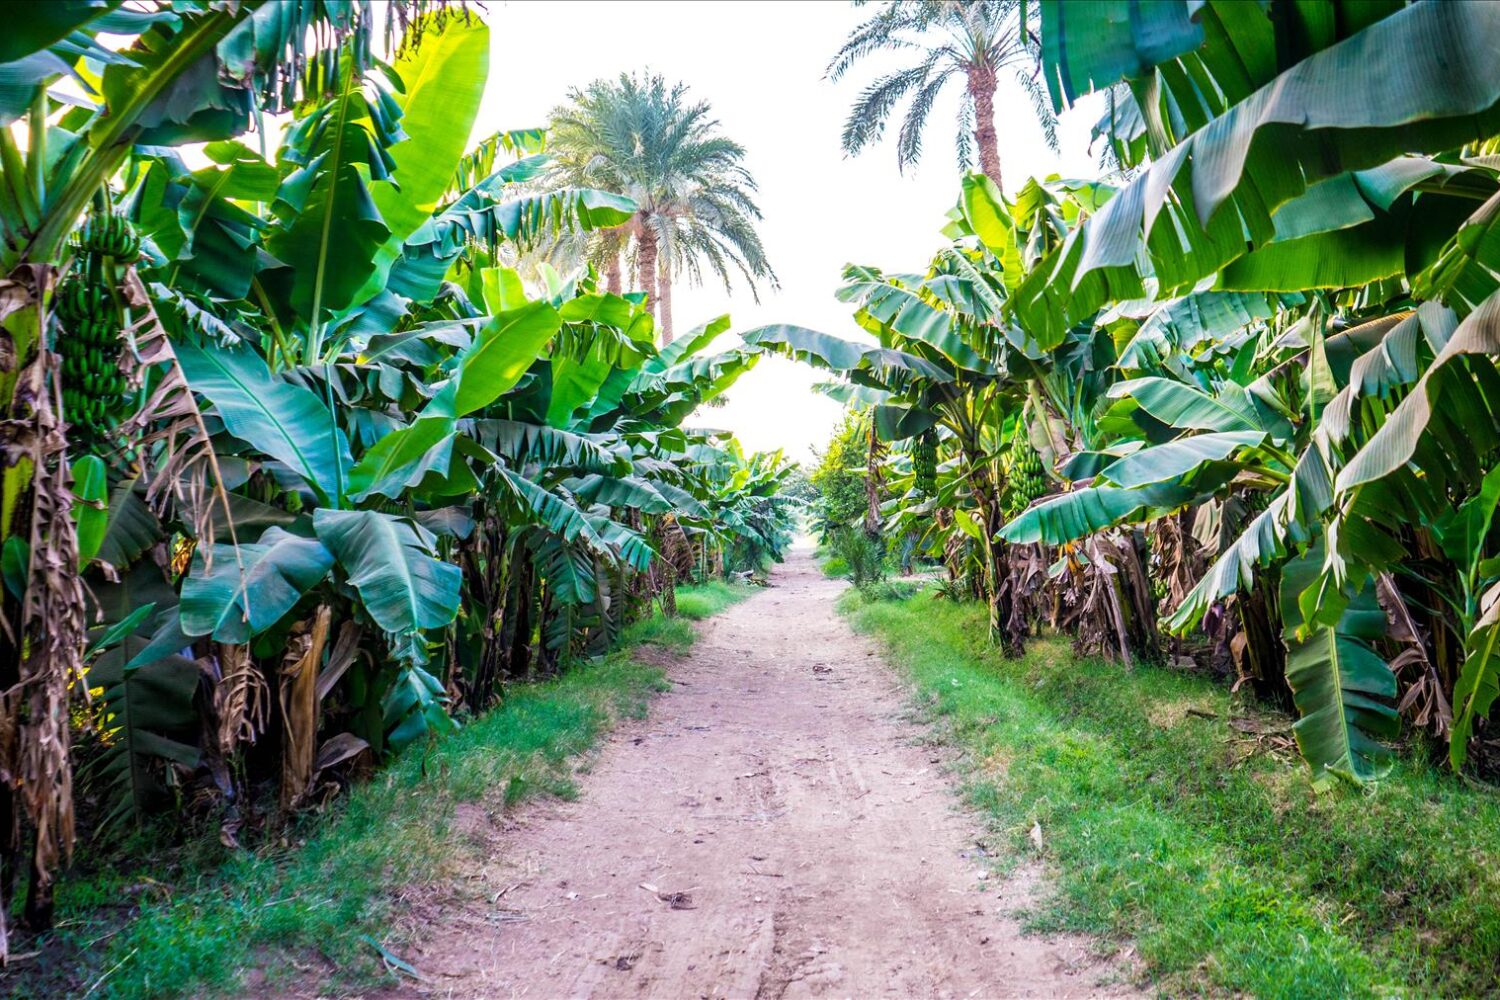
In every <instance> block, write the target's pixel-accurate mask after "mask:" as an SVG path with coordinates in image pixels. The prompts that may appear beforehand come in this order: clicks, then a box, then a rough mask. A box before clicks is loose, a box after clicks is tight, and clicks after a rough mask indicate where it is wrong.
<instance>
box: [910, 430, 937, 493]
mask: <svg viewBox="0 0 1500 1000" xmlns="http://www.w3.org/2000/svg"><path fill="white" fill-rule="evenodd" d="M937 459H938V450H937V435H936V434H934V433H932V431H928V432H927V433H925V434H923V435H922V436H921V437H919V438H917V440H916V444H915V446H914V447H913V448H912V452H911V467H912V471H913V472H914V473H916V486H917V491H918V492H919V493H922V494H924V495H926V496H932V495H933V494H934V493H936V492H937V467H938V460H937Z"/></svg>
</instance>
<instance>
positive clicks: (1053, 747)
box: [843, 589, 1500, 998]
mask: <svg viewBox="0 0 1500 1000" xmlns="http://www.w3.org/2000/svg"><path fill="white" fill-rule="evenodd" d="M843 600H844V604H843V607H844V609H845V610H846V611H847V612H848V613H849V614H850V615H851V617H852V620H853V622H854V624H855V626H856V627H857V628H858V629H860V630H861V631H865V632H870V633H873V634H875V635H876V636H878V637H879V638H880V639H881V640H883V642H884V643H885V645H886V646H887V647H888V648H889V650H890V653H891V657H892V661H893V663H894V665H896V666H897V667H898V668H900V669H904V670H905V671H906V672H907V673H908V674H909V676H910V677H911V679H912V681H913V682H914V683H915V685H916V689H917V692H918V695H919V698H920V700H921V702H922V703H923V704H924V705H925V706H927V707H928V708H929V709H930V711H931V712H932V714H933V715H934V716H935V717H936V719H937V720H938V722H939V723H940V726H941V727H942V728H943V729H945V730H946V735H947V736H948V737H950V738H951V739H952V741H953V742H954V743H955V744H956V745H957V746H958V747H960V748H961V749H962V751H963V752H964V756H963V759H962V764H961V770H962V781H963V785H964V788H965V792H966V794H967V797H968V798H969V800H970V801H971V802H972V803H973V804H974V805H976V806H977V807H978V808H979V809H981V810H982V811H983V812H984V813H985V814H987V815H988V816H989V817H990V818H991V819H992V820H993V823H994V825H995V827H996V829H997V830H998V831H999V832H1000V833H1002V834H1003V835H1004V837H1005V838H1006V839H1008V840H1009V842H1010V843H1011V844H1012V845H1013V846H1014V849H1015V850H1014V851H1013V853H1012V857H1013V858H1016V857H1021V856H1024V854H1025V853H1027V852H1034V851H1035V847H1034V846H1032V840H1031V836H1030V834H1031V830H1032V828H1033V825H1038V826H1039V827H1040V832H1041V836H1042V844H1043V849H1042V853H1043V856H1044V860H1045V861H1046V863H1047V867H1048V868H1049V870H1050V873H1051V875H1052V879H1051V884H1052V886H1053V887H1054V892H1053V895H1052V897H1051V898H1050V899H1048V900H1047V901H1046V902H1044V903H1043V904H1041V905H1040V906H1038V907H1037V908H1036V909H1035V910H1034V911H1033V912H1032V913H1031V914H1030V917H1029V922H1030V926H1031V927H1032V928H1034V929H1037V930H1042V931H1047V930H1059V929H1070V930H1081V931H1086V932H1091V933H1095V934H1099V935H1104V936H1106V937H1112V938H1116V939H1132V940H1133V941H1134V942H1135V945H1136V948H1137V950H1138V953H1139V955H1140V957H1141V958H1142V959H1143V960H1144V962H1145V964H1146V967H1147V973H1148V975H1149V978H1150V979H1151V980H1152V982H1153V983H1154V985H1155V987H1156V988H1157V989H1158V990H1160V991H1161V992H1162V993H1163V994H1165V995H1169V996H1177V995H1183V994H1193V993H1199V992H1207V993H1213V994H1222V993H1226V992H1228V993H1233V994H1242V993H1243V994H1253V995H1255V996H1259V997H1266V998H1275V997H1287V998H1293V997H1298V998H1301V997H1334V996H1351V997H1356V996H1357V997H1364V996H1372V997H1374V996H1380V997H1386V996H1402V995H1410V996H1473V995H1490V994H1493V992H1494V990H1495V982H1496V978H1495V977H1496V971H1497V969H1500V840H1497V838H1496V836H1495V831H1496V830H1497V829H1500V798H1497V796H1496V795H1495V794H1493V793H1492V792H1490V791H1488V790H1485V789H1479V788H1473V787H1469V786H1466V785H1465V784H1463V783H1462V782H1461V781H1459V780H1458V779H1455V778H1453V777H1451V776H1450V775H1448V774H1446V773H1443V772H1440V771H1438V770H1435V769H1434V768H1432V767H1430V766H1428V765H1427V764H1425V763H1423V762H1422V760H1420V759H1418V758H1416V757H1415V756H1413V755H1405V756H1404V757H1403V759H1402V760H1401V761H1400V762H1398V763H1397V765H1396V767H1395V769H1394V771H1393V772H1392V774H1391V775H1390V777H1389V778H1388V779H1386V780H1385V781H1384V782H1382V783H1380V784H1379V785H1377V786H1376V787H1375V788H1374V789H1373V790H1371V791H1368V792H1362V791H1359V790H1355V789H1353V788H1347V789H1340V790H1336V791H1334V792H1332V793H1328V794H1324V795H1316V794H1314V793H1313V791H1312V790H1311V788H1310V785H1309V782H1308V779H1307V774H1306V770H1305V767H1304V765H1303V764H1302V763H1301V762H1300V761H1299V760H1298V759H1297V758H1296V756H1295V753H1294V752H1293V751H1292V749H1291V748H1290V746H1289V745H1288V738H1289V727H1290V724H1291V720H1290V719H1288V718H1286V717H1285V716H1281V715H1278V714H1271V713H1266V712H1263V711H1260V710H1258V709H1256V708H1254V707H1252V706H1247V705H1245V704H1243V703H1242V702H1241V701H1240V700H1239V699H1238V698H1237V697H1232V696H1231V695H1230V693H1229V692H1228V691H1227V690H1226V689H1225V688H1224V686H1222V685H1221V684H1219V683H1218V682H1216V681H1213V680H1211V679H1209V678H1204V677H1199V676H1191V675H1185V674H1182V673H1178V672H1174V671H1171V670H1167V669H1159V668H1150V667H1137V668H1136V669H1135V670H1133V671H1131V670H1126V669H1125V668H1124V667H1122V666H1121V665H1119V664H1116V663H1107V662H1101V661H1096V660H1083V659H1078V658H1076V657H1074V656H1073V655H1072V653H1071V652H1070V650H1069V648H1068V645H1067V643H1066V641H1065V640H1062V639H1051V640H1043V641H1038V642H1035V643H1034V644H1033V645H1032V646H1031V650H1030V652H1028V653H1027V655H1026V656H1024V657H1023V658H1021V659H1018V660H1005V659H1002V658H1001V657H999V656H998V655H997V654H996V653H995V652H994V651H993V650H991V649H988V648H986V646H985V642H984V636H985V628H984V622H983V615H982V610H981V609H980V608H979V607H978V606H976V605H972V604H954V603H952V602H950V601H946V600H934V599H933V595H932V593H931V592H930V591H927V592H924V593H921V594H918V595H916V596H914V597H909V598H907V599H904V600H898V601H879V600H872V599H871V598H870V597H869V596H868V595H861V594H860V593H858V592H857V591H854V590H852V589H851V591H850V593H849V594H848V595H847V596H846V597H845V598H844V599H843Z"/></svg>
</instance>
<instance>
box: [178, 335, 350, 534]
mask: <svg viewBox="0 0 1500 1000" xmlns="http://www.w3.org/2000/svg"><path fill="white" fill-rule="evenodd" d="M173 347H174V349H175V350H176V352H177V360H178V362H179V363H180V364H181V365H182V372H183V374H184V375H185V376H186V377H187V380H188V385H189V386H191V387H192V389H193V391H194V392H197V393H199V394H201V395H202V396H204V397H206V398H207V399H208V400H209V402H211V403H213V404H214V407H215V408H216V409H217V410H218V413H219V417H220V419H222V420H223V421H224V427H225V429H226V430H228V431H229V433H230V434H233V435H234V436H235V437H237V438H239V439H240V440H241V441H244V442H245V443H246V444H249V445H251V446H252V447H254V448H256V449H257V450H259V451H261V452H263V453H264V454H266V455H269V456H270V457H272V458H274V459H276V460H277V461H279V462H281V463H283V464H284V465H286V467H287V468H289V469H291V471H292V472H294V473H296V474H297V475H298V476H300V477H301V478H302V479H303V480H304V481H305V482H306V483H307V484H308V486H310V487H312V489H313V491H314V492H315V493H317V495H318V500H319V502H320V503H322V504H324V505H329V504H337V503H338V502H339V501H340V499H341V498H342V497H343V495H344V476H345V474H346V472H347V471H348V469H349V467H350V466H351V465H353V464H354V463H353V460H352V459H351V457H350V455H349V441H348V439H347V438H345V437H344V432H343V430H341V429H340V428H339V427H338V426H337V425H336V424H335V423H334V420H333V416H332V414H330V413H329V412H328V408H327V407H326V406H324V405H323V403H322V401H321V400H319V399H318V397H317V396H315V395H314V394H313V393H312V392H311V391H310V390H308V389H305V388H303V387H302V386H299V385H293V384H292V383H290V382H287V381H284V380H282V379H279V378H276V377H275V376H273V375H272V374H271V370H270V369H269V368H267V367H266V363H265V361H263V360H262V359H261V357H260V356H259V355H258V354H256V353H255V351H254V350H253V349H251V348H250V347H249V345H246V344H240V345H238V346H235V347H209V348H203V347H199V346H198V345H197V344H194V343H192V342H191V341H187V340H183V341H176V342H174V343H173Z"/></svg>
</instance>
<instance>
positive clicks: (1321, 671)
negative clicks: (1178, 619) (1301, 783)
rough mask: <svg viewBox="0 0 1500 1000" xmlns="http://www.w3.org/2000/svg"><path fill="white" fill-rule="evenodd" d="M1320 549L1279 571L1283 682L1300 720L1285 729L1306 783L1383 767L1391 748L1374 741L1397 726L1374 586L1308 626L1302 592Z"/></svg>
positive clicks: (1311, 580)
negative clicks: (1303, 765) (1331, 619)
mask: <svg viewBox="0 0 1500 1000" xmlns="http://www.w3.org/2000/svg"><path fill="white" fill-rule="evenodd" d="M1322 570H1323V558H1322V551H1321V549H1318V548H1315V549H1313V550H1312V551H1310V552H1309V553H1308V554H1307V555H1305V556H1302V557H1300V558H1297V559H1293V560H1292V561H1290V562H1289V563H1287V564H1286V565H1285V566H1283V567H1282V570H1281V601H1280V606H1281V617H1282V622H1283V624H1284V625H1285V626H1286V628H1285V639H1286V646H1287V661H1286V679H1287V683H1288V684H1289V685H1290V686H1291V688H1292V697H1293V699H1294V700H1295V702H1296V705H1297V711H1298V713H1299V714H1300V715H1301V718H1300V719H1298V720H1297V723H1296V725H1294V726H1293V727H1292V732H1293V734H1294V735H1295V736H1296V738H1297V746H1298V747H1299V748H1300V749H1301V750H1302V757H1303V759H1305V760H1306V761H1307V762H1308V764H1309V765H1310V766H1311V767H1312V770H1313V786H1314V787H1315V788H1320V789H1322V788H1327V787H1329V786H1330V785H1331V784H1332V783H1333V782H1334V780H1335V779H1343V780H1348V781H1353V782H1355V783H1363V782H1367V781H1371V780H1374V779H1376V778H1378V777H1380V775H1381V774H1383V773H1384V771H1385V770H1386V769H1387V767H1388V766H1389V765H1388V761H1389V757H1390V751H1389V750H1388V749H1387V748H1386V747H1385V746H1383V745H1382V744H1381V743H1379V742H1378V739H1380V738H1386V739H1389V738H1392V737H1394V736H1395V735H1396V733H1397V732H1398V731H1399V729H1400V718H1399V717H1398V716H1397V714H1396V710H1395V708H1393V707H1392V706H1391V705H1389V704H1387V703H1386V702H1387V701H1388V700H1391V699H1394V698H1395V696H1396V676H1395V674H1393V673H1391V670H1390V668H1389V667H1388V666H1386V663H1385V661H1384V660H1382V659H1381V658H1380V656H1379V655H1378V654H1377V653H1376V652H1375V650H1374V648H1373V644H1375V643H1377V642H1379V641H1380V640H1381V639H1383V638H1384V637H1385V633H1386V627H1387V625H1386V617H1385V612H1384V611H1383V610H1381V607H1380V605H1379V604H1378V603H1376V600H1375V588H1374V586H1373V584H1372V585H1370V586H1366V587H1364V588H1363V589H1362V590H1360V591H1359V592H1358V593H1353V594H1344V595H1342V596H1341V597H1340V598H1339V600H1341V601H1347V604H1346V605H1345V607H1344V611H1343V614H1342V615H1341V616H1340V617H1339V619H1338V622H1337V624H1335V625H1332V626H1328V625H1307V624H1306V623H1305V622H1304V619H1303V613H1302V598H1303V595H1304V592H1306V591H1307V590H1308V589H1309V588H1310V587H1314V586H1315V585H1316V584H1318V582H1319V578H1320V576H1321V574H1322Z"/></svg>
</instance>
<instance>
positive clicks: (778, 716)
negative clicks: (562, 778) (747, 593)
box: [380, 553, 1132, 998]
mask: <svg viewBox="0 0 1500 1000" xmlns="http://www.w3.org/2000/svg"><path fill="white" fill-rule="evenodd" d="M843 586H844V585H843V584H842V583H839V582H837V581H831V580H827V579H825V578H824V577H823V576H822V575H821V574H820V573H819V572H818V570H817V568H816V567H815V566H814V564H813V562H812V560H811V559H810V558H809V557H808V556H807V555H806V554H804V553H796V554H794V555H793V557H792V559H791V561H789V562H788V563H787V565H786V566H785V567H783V568H782V569H781V570H780V572H778V573H777V575H776V576H775V578H774V586H773V587H772V588H770V589H768V590H766V591H764V592H763V593H760V594H757V595H756V596H754V597H752V598H750V599H749V600H747V601H745V602H743V603H741V604H739V605H736V606H735V607H733V608H731V609H730V610H728V611H726V612H725V613H723V614H721V615H720V616H718V617H717V618H715V619H713V620H712V621H710V622H708V623H707V624H706V625H705V626H704V627H703V630H702V633H703V634H702V638H701V639H700V640H699V641H698V643H697V644H696V645H695V646H694V648H693V651H692V653H691V655H690V656H688V657H687V658H685V659H684V660H682V661H681V662H679V663H677V664H675V665H674V666H672V667H671V668H670V674H671V679H672V680H673V682H674V684H675V686H674V688H673V690H672V691H671V693H669V694H666V695H664V696H662V697H661V698H659V699H658V700H657V701H656V702H654V704H653V706H652V710H651V714H650V718H649V720H647V721H643V722H638V723H632V724H629V725H626V726H623V727H622V728H620V729H619V730H617V731H616V732H615V734H614V735H613V736H612V737H611V738H610V740H609V742H608V744H607V745H606V746H605V748H604V749H603V751H602V753H601V754H600V756H599V757H598V758H597V760H596V761H595V762H594V764H593V766H592V767H591V769H590V771H589V773H588V774H586V775H583V776H581V777H580V779H579V781H580V787H581V796H580V797H579V799H578V800H577V801H575V802H558V801H549V802H545V803H538V804H533V805H530V806H526V807H523V808H522V809H520V810H519V811H517V812H515V813H512V814H508V815H506V816H503V817H496V818H495V819H494V820H493V821H491V820H490V819H489V817H484V823H485V824H486V827H487V830H486V833H485V835H487V836H488V837H489V839H490V848H489V852H488V853H489V856H490V859H491V860H490V862H489V863H488V864H487V865H486V866H485V867H484V868H483V869H482V870H481V871H478V872H475V873H472V874H471V876H470V878H469V879H468V880H466V882H465V883H464V884H461V885H456V886H454V887H452V891H451V892H449V893H447V894H446V897H447V898H446V899H445V901H444V903H443V904H442V905H441V906H435V907H430V908H428V909H427V910H426V911H425V912H423V913H422V924H421V926H420V927H419V929H418V932H417V933H418V938H419V940H417V941H416V943H415V944H414V945H412V946H411V947H410V948H409V949H407V950H406V951H405V952H404V954H403V957H404V958H405V959H407V960H408V961H409V962H410V963H411V964H412V965H413V966H414V967H415V968H416V969H417V970H418V971H419V972H420V973H421V975H422V977H423V979H422V981H415V980H410V979H407V980H404V981H403V983H402V985H400V986H399V987H395V988H391V989H388V990H386V991H384V992H383V993H382V994H380V995H381V996H383V997H388V998H406V997H455V998H459V997H463V998H478V997H485V998H500V997H583V996H591V997H611V998H614V997H755V998H767V997H777V998H779V997H804V996H820V997H821V996H828V997H878V996H895V997H1083V996H1104V995H1109V996H1119V995H1130V994H1131V993H1132V990H1131V988H1130V987H1129V986H1128V985H1126V984H1125V983H1124V980H1125V978H1126V971H1125V970H1124V969H1123V967H1122V966H1121V965H1119V964H1115V963H1110V962H1106V961H1104V960H1101V959H1099V958H1098V957H1097V956H1096V954H1095V953H1094V952H1093V951H1092V950H1091V949H1090V946H1089V943H1088V942H1087V940H1086V939H1083V938H1076V937H1066V936H1063V937H1035V936H1024V935H1022V934H1021V932H1020V929H1019V926H1018V924H1017V923H1016V920H1015V919H1014V916H1013V911H1014V910H1015V908H1016V907H1017V906H1019V905H1024V904H1025V902H1026V899H1027V896H1028V894H1029V893H1030V892H1031V891H1032V888H1033V884H1034V882H1035V876H1034V874H1024V873H1023V874H1019V875H1015V876H1011V877H1009V878H1002V877H999V876H996V875H994V874H992V873H990V872H989V871H988V869H987V866H986V864H985V862H984V859H983V851H982V849H980V848H978V847H977V842H978V841H979V840H980V839H981V837H982V831H981V827H980V824H979V823H978V821H977V820H976V819H975V818H974V817H972V816H969V815H966V814H965V813H964V812H963V811H962V810H961V809H960V808H959V807H958V805H957V802H956V799H955V798H954V796H953V795H952V794H951V792H950V790H949V788H948V787H947V785H946V784H945V782H944V779H943V777H942V760H941V759H940V758H939V756H938V752H937V751H934V750H933V749H932V748H931V747H930V746H923V745H922V740H923V738H924V736H925V733H924V731H923V730H922V729H921V728H920V727H919V726H917V725H915V724H914V723H912V722H911V721H910V719H909V718H907V717H906V712H905V709H906V705H907V699H906V696H905V695H904V693H903V691H902V689H901V688H900V686H899V685H898V684H897V682H896V680H895V679H894V677H893V676H892V675H891V673H890V672H889V669H888V668H887V667H886V666H885V665H884V664H883V663H882V662H881V660H880V658H879V657H878V656H877V654H876V651H875V648H874V647H873V645H872V644H871V643H870V642H869V641H868V640H866V639H864V638H862V637H859V636H856V635H855V634H854V633H853V632H852V631H851V630H850V629H849V627H848V625H846V624H845V622H844V621H843V619H842V618H840V617H839V616H838V615H837V614H836V613H835V611H834V600H835V598H836V597H837V596H838V593H839V591H840V590H841V589H842V587H843ZM473 818H474V817H470V819H473Z"/></svg>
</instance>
